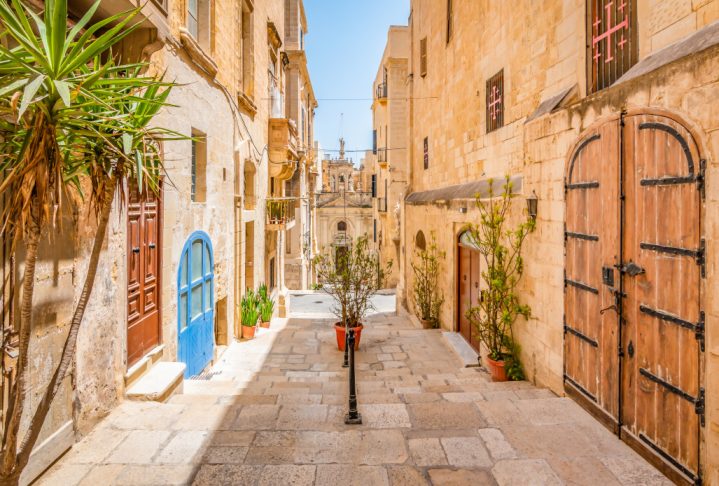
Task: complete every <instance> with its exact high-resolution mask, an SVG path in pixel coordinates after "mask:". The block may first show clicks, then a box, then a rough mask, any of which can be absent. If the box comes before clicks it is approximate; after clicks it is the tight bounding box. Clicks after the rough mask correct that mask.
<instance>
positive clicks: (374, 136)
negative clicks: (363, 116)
mask: <svg viewBox="0 0 719 486" xmlns="http://www.w3.org/2000/svg"><path fill="white" fill-rule="evenodd" d="M372 153H373V154H374V155H377V130H372Z"/></svg>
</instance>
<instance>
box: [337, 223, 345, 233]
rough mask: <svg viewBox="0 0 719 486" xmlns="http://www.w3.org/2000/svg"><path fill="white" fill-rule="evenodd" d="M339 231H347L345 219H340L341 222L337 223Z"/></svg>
mask: <svg viewBox="0 0 719 486" xmlns="http://www.w3.org/2000/svg"><path fill="white" fill-rule="evenodd" d="M337 231H341V232H345V231H347V223H345V222H344V221H340V222H339V223H337Z"/></svg>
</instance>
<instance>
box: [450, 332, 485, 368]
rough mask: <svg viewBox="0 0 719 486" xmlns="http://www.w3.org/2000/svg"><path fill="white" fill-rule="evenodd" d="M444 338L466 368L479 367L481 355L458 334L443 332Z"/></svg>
mask: <svg viewBox="0 0 719 486" xmlns="http://www.w3.org/2000/svg"><path fill="white" fill-rule="evenodd" d="M442 337H443V338H444V342H445V343H447V346H448V347H449V348H450V349H451V350H452V351H454V352H455V354H456V355H457V356H458V357H459V359H460V360H461V361H462V364H463V365H464V367H465V368H476V367H479V354H478V353H477V351H475V350H474V349H472V346H470V345H469V343H468V342H467V341H465V340H464V338H463V337H462V336H461V335H460V334H459V333H458V332H449V331H442Z"/></svg>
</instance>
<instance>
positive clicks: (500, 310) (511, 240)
mask: <svg viewBox="0 0 719 486" xmlns="http://www.w3.org/2000/svg"><path fill="white" fill-rule="evenodd" d="M489 187H490V189H489V198H488V199H487V200H481V199H480V198H479V197H478V198H477V200H476V205H477V208H478V209H479V215H480V223H479V224H478V225H469V228H468V229H469V232H470V237H471V238H472V239H473V240H474V242H475V243H476V244H477V246H478V247H479V249H480V250H479V251H480V254H481V256H482V260H483V262H484V264H483V265H482V271H481V279H482V287H483V290H482V296H481V298H480V299H479V302H478V303H477V305H476V306H475V307H472V308H470V309H469V310H468V311H467V314H466V315H467V319H469V321H470V323H471V324H472V325H474V326H475V327H476V329H477V331H478V334H479V340H480V341H481V342H482V343H483V344H484V345H485V346H486V347H487V350H488V355H487V356H486V361H487V366H488V368H489V371H490V373H491V375H492V379H493V380H494V381H506V380H507V379H508V378H510V379H512V380H521V379H523V378H524V375H523V372H522V365H521V362H520V359H519V347H518V345H517V343H516V342H515V341H514V333H513V326H514V322H515V321H516V319H517V317H518V316H520V315H521V316H524V317H525V318H529V316H530V313H531V309H530V308H529V306H528V305H523V304H521V303H520V302H519V296H518V295H517V284H518V283H519V280H520V279H521V277H522V273H523V272H524V261H523V259H522V245H523V244H524V241H525V239H526V238H527V235H529V233H531V232H532V231H534V226H535V221H534V219H533V218H531V217H527V219H526V220H524V221H522V222H520V223H519V224H518V225H517V226H516V227H513V228H508V227H507V226H508V225H509V220H508V218H509V216H510V209H511V206H512V198H513V194H512V185H511V183H510V181H509V177H507V178H506V179H505V183H504V185H503V187H502V193H501V194H499V195H496V196H495V193H494V188H493V181H492V180H490V181H489Z"/></svg>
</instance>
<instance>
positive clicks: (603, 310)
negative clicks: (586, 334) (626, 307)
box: [599, 304, 618, 315]
mask: <svg viewBox="0 0 719 486" xmlns="http://www.w3.org/2000/svg"><path fill="white" fill-rule="evenodd" d="M608 310H613V311H614V312H618V309H617V305H616V304H612V305H610V306H609V307H605V308H604V309H602V310H600V311H599V314H600V315H604V313H605V312H607V311H608Z"/></svg>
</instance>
